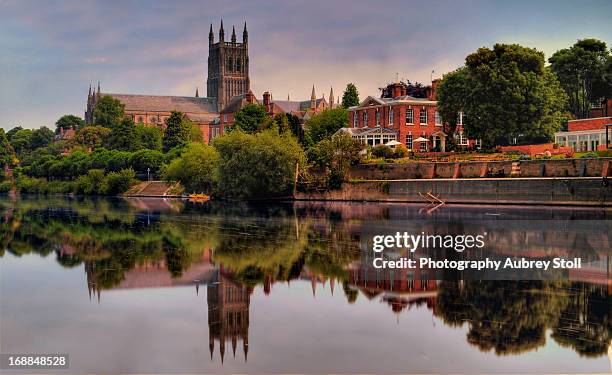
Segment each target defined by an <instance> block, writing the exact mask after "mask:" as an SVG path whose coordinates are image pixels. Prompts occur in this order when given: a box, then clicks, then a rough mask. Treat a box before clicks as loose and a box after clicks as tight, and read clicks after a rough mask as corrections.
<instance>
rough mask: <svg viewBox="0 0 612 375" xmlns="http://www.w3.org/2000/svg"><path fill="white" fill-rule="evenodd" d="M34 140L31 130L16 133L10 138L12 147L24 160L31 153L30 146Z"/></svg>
mask: <svg viewBox="0 0 612 375" xmlns="http://www.w3.org/2000/svg"><path fill="white" fill-rule="evenodd" d="M31 140H32V130H31V129H21V130H18V131H17V132H16V133H14V134H12V137H11V138H10V143H11V146H12V147H13V150H15V153H17V156H18V157H19V159H22V158H23V157H24V156H25V155H26V154H27V153H28V152H30V144H31Z"/></svg>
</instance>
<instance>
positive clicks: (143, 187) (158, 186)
mask: <svg viewBox="0 0 612 375" xmlns="http://www.w3.org/2000/svg"><path fill="white" fill-rule="evenodd" d="M175 186H176V184H175V183H171V182H164V181H144V182H141V183H140V184H138V185H136V186H133V187H132V188H131V189H130V190H128V192H127V193H126V194H125V195H126V196H129V197H172V196H177V195H175V194H169V193H168V191H169V190H170V189H171V188H173V187H175Z"/></svg>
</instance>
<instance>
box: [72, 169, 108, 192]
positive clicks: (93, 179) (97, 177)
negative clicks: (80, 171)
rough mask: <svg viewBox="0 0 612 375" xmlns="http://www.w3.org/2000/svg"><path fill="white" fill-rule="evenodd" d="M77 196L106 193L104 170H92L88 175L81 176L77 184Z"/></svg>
mask: <svg viewBox="0 0 612 375" xmlns="http://www.w3.org/2000/svg"><path fill="white" fill-rule="evenodd" d="M74 189H75V192H76V193H77V194H86V195H95V194H105V193H106V181H105V178H104V170H102V169H91V170H90V171H89V172H87V174H86V175H83V176H79V177H78V178H77V180H76V182H75V187H74Z"/></svg>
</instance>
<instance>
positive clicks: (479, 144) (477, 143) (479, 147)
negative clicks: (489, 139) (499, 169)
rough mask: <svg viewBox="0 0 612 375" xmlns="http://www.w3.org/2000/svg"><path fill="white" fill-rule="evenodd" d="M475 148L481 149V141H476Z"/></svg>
mask: <svg viewBox="0 0 612 375" xmlns="http://www.w3.org/2000/svg"><path fill="white" fill-rule="evenodd" d="M476 148H477V149H478V150H480V149H481V148H482V139H477V140H476Z"/></svg>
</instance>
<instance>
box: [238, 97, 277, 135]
mask: <svg viewBox="0 0 612 375" xmlns="http://www.w3.org/2000/svg"><path fill="white" fill-rule="evenodd" d="M271 123H272V118H271V117H270V115H269V114H268V112H266V108H265V107H264V106H262V105H259V104H254V103H252V104H247V105H245V106H244V107H242V108H240V109H239V110H238V111H236V114H235V115H234V128H236V129H238V128H239V129H242V131H244V132H245V133H255V132H256V131H258V130H261V128H262V127H269V126H270V125H271Z"/></svg>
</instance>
